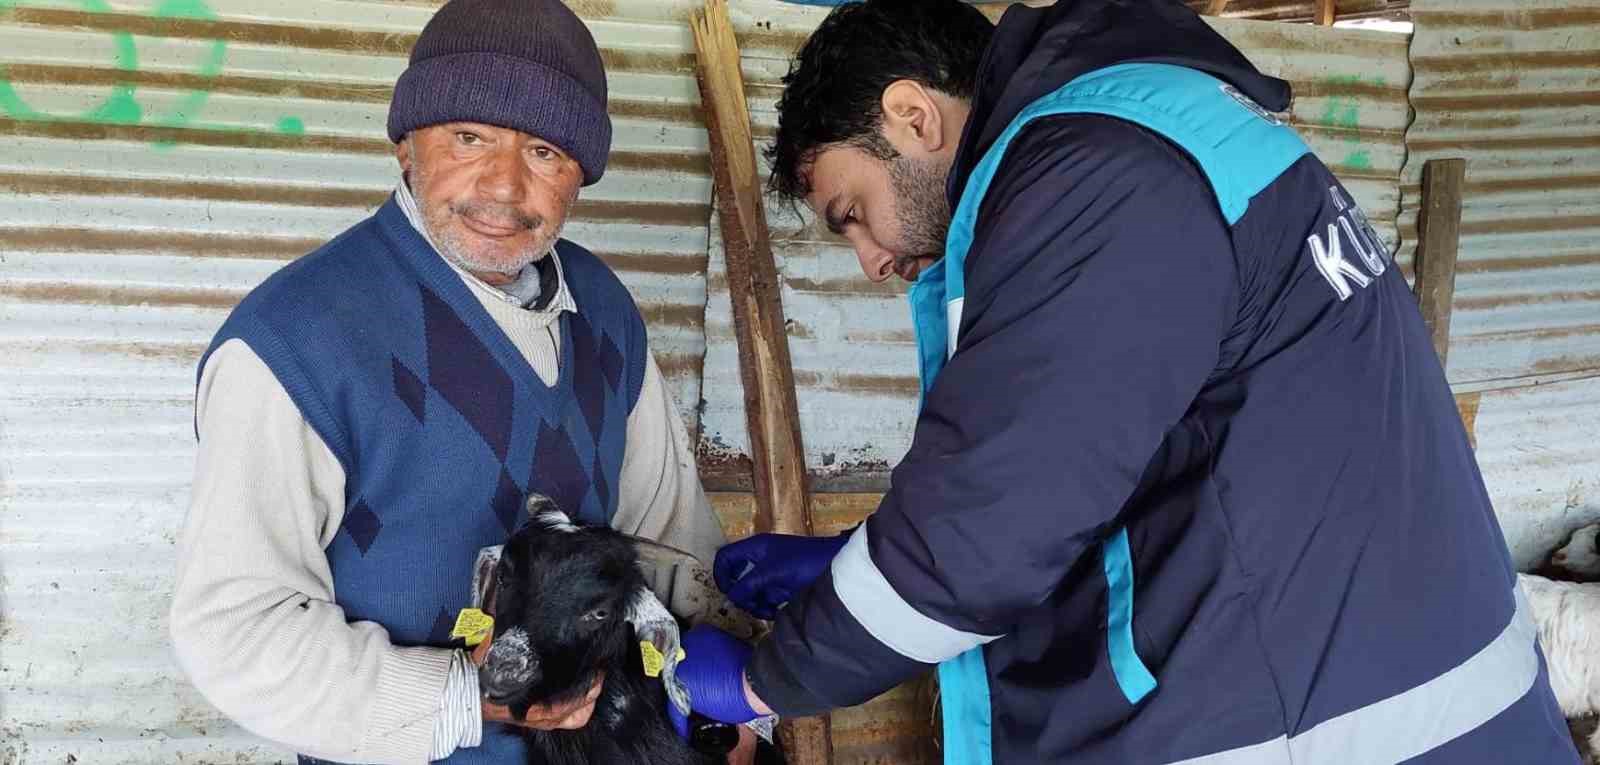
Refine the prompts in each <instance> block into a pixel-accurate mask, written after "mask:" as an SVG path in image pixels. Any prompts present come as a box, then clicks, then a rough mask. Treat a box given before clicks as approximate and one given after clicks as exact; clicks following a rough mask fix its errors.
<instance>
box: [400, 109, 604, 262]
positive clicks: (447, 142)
mask: <svg viewBox="0 0 1600 765" xmlns="http://www.w3.org/2000/svg"><path fill="white" fill-rule="evenodd" d="M396 156H397V157H398V158H399V160H400V166H401V167H402V168H403V169H405V170H406V171H407V173H408V177H409V180H410V183H411V192H412V195H413V196H415V197H416V199H417V205H418V207H420V208H421V210H422V219H423V224H424V225H425V226H426V228H427V230H428V235H429V236H430V237H431V238H432V239H433V241H434V243H435V244H437V245H438V247H439V249H440V250H441V251H442V252H441V253H440V254H441V255H443V256H444V257H445V258H447V259H449V260H450V261H451V262H453V263H455V264H456V265H458V266H461V267H462V268H464V269H466V270H468V271H470V272H472V273H473V274H475V275H477V276H478V277H479V278H482V279H484V280H485V281H488V282H490V283H492V284H504V283H506V282H509V281H511V280H512V279H513V278H515V276H516V275H517V273H518V272H520V271H521V270H522V269H523V268H524V267H526V266H527V265H528V264H529V263H532V262H534V261H535V260H538V259H539V258H541V257H543V256H544V254H545V253H546V252H549V251H550V246H551V245H552V244H554V243H555V240H556V238H557V237H559V236H560V235H561V227H562V226H563V225H564V224H565V223H566V220H567V214H568V213H569V212H570V211H571V209H572V203H573V202H574V201H576V200H577V198H578V188H579V187H580V186H581V185H582V184H583V170H582V168H580V167H579V166H578V162H577V160H574V159H573V158H572V157H570V156H568V155H567V153H566V152H564V151H562V150H561V149H559V148H557V147H556V145H555V144H553V143H550V142H548V141H545V140H542V139H540V138H537V137H535V136H531V135H528V134H527V133H522V132H519V131H516V130H510V129H507V128H501V127H495V126H492V125H484V124H480V123H476V122H449V123H445V124H442V125H433V126H430V127H425V128H419V129H417V130H414V131H412V132H411V133H410V134H409V135H408V136H407V137H406V140H405V141H403V142H402V143H401V144H400V146H399V148H398V149H397V152H396Z"/></svg>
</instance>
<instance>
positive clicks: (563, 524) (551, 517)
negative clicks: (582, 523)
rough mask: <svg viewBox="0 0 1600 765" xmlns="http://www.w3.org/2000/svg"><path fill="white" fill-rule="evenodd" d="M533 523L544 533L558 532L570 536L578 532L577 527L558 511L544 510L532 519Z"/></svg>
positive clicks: (564, 514)
mask: <svg viewBox="0 0 1600 765" xmlns="http://www.w3.org/2000/svg"><path fill="white" fill-rule="evenodd" d="M533 522H534V523H537V524H539V528H542V529H544V530H545V531H559V532H562V533H566V534H570V533H572V532H574V531H577V530H578V527H577V525H575V524H574V523H573V522H572V519H571V518H568V517H567V514H566V513H563V512H561V511H560V510H544V511H541V512H540V513H539V514H538V515H535V516H534V517H533Z"/></svg>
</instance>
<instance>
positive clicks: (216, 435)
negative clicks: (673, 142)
mask: <svg viewBox="0 0 1600 765" xmlns="http://www.w3.org/2000/svg"><path fill="white" fill-rule="evenodd" d="M388 127H389V135H390V138H391V139H392V140H394V141H395V142H396V143H397V148H396V156H397V157H398V159H399V161H400V166H401V168H402V169H403V170H404V172H405V176H404V177H405V180H404V181H403V182H402V183H400V185H399V186H398V188H397V189H396V190H395V193H394V196H393V197H392V198H391V199H390V200H389V201H388V202H387V203H385V204H384V205H383V206H382V207H381V208H380V209H379V210H378V211H377V213H376V214H374V215H373V216H372V217H370V218H367V219H366V220H364V221H362V222H361V223H359V224H357V225H356V226H354V227H353V228H351V229H350V230H348V231H346V232H345V233H343V234H341V235H340V236H339V237H337V238H336V239H334V240H333V241H332V242H330V243H328V244H327V245H326V246H324V247H323V248H322V249H320V250H318V251H317V252H315V253H313V254H311V255H309V256H307V257H305V258H302V259H300V260H298V261H296V262H295V263H293V264H291V265H289V266H288V267H286V268H284V269H283V270H282V271H280V272H278V273H277V274H275V275H273V276H272V277H271V278H269V279H268V280H267V281H266V282H265V283H263V284H262V285H261V286H260V287H258V288H257V289H255V290H254V291H253V292H252V293H251V294H250V295H249V296H248V297H247V298H246V299H245V300H244V301H243V302H242V303H241V304H240V305H239V307H238V308H237V309H235V310H234V312H233V314H232V316H230V318H229V319H228V321H227V323H226V324H225V325H224V326H223V327H222V329H221V330H220V331H219V332H218V333H217V336H216V339H215V340H214V341H213V343H212V345H211V347H210V349H209V350H208V351H207V352H206V354H205V356H204V358H203V359H202V360H201V364H200V374H199V388H198V392H197V395H196V407H195V409H196V417H195V422H196V427H197V431H198V435H199V439H200V454H199V459H198V463H197V469H196V475H195V483H194V492H193V499H192V505H191V508H190V511H189V515H188V519H187V522H186V524H185V528H184V532H183V539H182V543H181V545H180V548H179V570H178V580H177V589H176V595H175V599H174V603H173V608H172V630H173V640H174V643H175V645H176V649H177V656H178V659H179V661H180V663H181V664H182V666H183V668H184V670H185V671H187V673H188V674H189V676H190V678H191V679H192V680H193V682H194V683H195V685H196V686H197V687H198V688H199V689H200V691H201V692H202V693H204V694H205V696H206V697H207V698H208V699H210V700H211V701H212V702H213V703H215V704H216V705H217V706H218V707H219V708H220V709H221V710H222V711H223V712H225V713H226V714H228V715H229V716H230V717H232V718H234V719H235V720H237V721H238V722H239V723H240V724H242V725H243V726H245V727H246V728H248V729H250V730H252V731H254V732H256V733H258V734H260V735H263V736H266V737H267V738H270V739H273V740H275V741H278V742H282V743H283V744H285V745H287V746H290V747H293V748H294V749H295V750H297V751H299V752H303V753H305V754H306V755H309V756H313V757H318V758H328V759H333V760H338V761H341V762H396V763H400V762H422V761H425V760H438V759H447V760H448V761H449V762H452V763H491V762H493V763H522V762H524V761H525V754H524V751H523V744H522V740H521V739H520V738H519V737H518V736H517V735H516V734H515V732H514V731H513V729H511V728H509V727H507V726H504V725H496V726H484V725H483V724H482V721H483V720H485V719H488V720H493V721H501V722H510V719H509V714H508V712H507V711H506V710H505V709H504V708H497V707H493V706H489V705H486V704H484V703H483V702H482V701H480V696H479V693H478V688H477V675H476V672H475V671H474V666H473V664H472V660H471V657H470V656H469V655H468V654H467V653H466V652H465V651H463V650H460V649H459V648H453V647H451V642H450V634H449V633H450V631H451V626H452V622H453V619H454V616H455V614H456V612H457V609H459V608H461V607H462V606H463V605H466V603H465V602H464V600H465V597H466V595H467V593H468V590H469V589H470V587H469V581H468V577H469V572H470V571H471V566H472V563H473V560H474V556H475V554H476V553H477V551H478V549H479V548H481V547H484V546H486V545H493V544H497V543H499V542H501V541H503V540H504V539H505V537H506V535H507V533H508V532H509V531H511V530H512V529H513V528H514V527H515V526H516V524H517V522H518V519H519V517H520V515H521V507H522V504H523V501H524V498H525V497H526V496H527V495H528V494H529V493H530V492H539V493H541V494H545V495H548V496H550V497H552V498H553V499H555V500H556V501H557V502H558V503H559V504H560V505H561V506H562V507H563V508H565V509H567V510H568V511H569V512H571V513H572V514H573V515H575V516H576V517H579V518H581V519H583V520H584V521H587V522H590V523H595V524H600V523H606V524H610V525H611V526H613V527H615V528H618V529H620V530H622V531H625V532H628V533H632V534H637V535H641V536H645V537H650V538H654V539H657V540H660V541H662V542H665V543H667V544H670V545H673V546H675V547H678V548H681V549H684V550H688V551H690V552H693V553H696V554H697V555H700V556H701V557H702V559H709V557H710V555H711V554H712V553H713V552H715V550H716V549H717V547H718V546H719V545H721V544H722V543H723V541H724V539H723V535H722V531H721V529H720V528H719V526H718V524H717V520H716V517H715V516H714V515H713V513H712V512H711V510H710V508H709V506H708V504H707V502H706V499H705V495H704V493H703V491H702V489H701V487H700V484H699V480H698V477H697V475H696V473H695V464H694V459H693V455H692V450H691V448H690V444H689V443H688V437H687V435H686V433H685V431H684V428H683V424H682V422H681V421H680V420H679V419H678V416H677V413H676V409H675V407H674V406H673V402H672V400H671V396H670V394H669V393H668V392H667V390H666V388H665V387H664V386H663V384H662V380H661V374H660V372H659V371H658V370H657V368H656V365H655V362H654V361H653V360H652V358H651V354H650V349H649V347H648V341H647V338H646V331H645V326H644V322H643V321H642V320H641V318H640V315H639V311H638V309H637V308H636V307H635V306H634V303H633V301H632V299H631V298H630V296H629V295H628V292H627V291H626V289H624V287H623V285H622V283H621V282H619V281H618V280H617V278H616V276H615V275H614V274H612V272H611V271H610V270H609V269H608V268H607V267H606V266H605V265H604V264H603V263H602V262H601V261H600V260H599V259H598V258H596V257H595V256H594V255H592V254H590V253H589V252H588V251H586V250H584V249H583V248H582V247H579V246H577V245H575V244H572V243H571V242H568V241H566V240H563V239H560V233H561V229H562V226H563V224H564V223H565V222H566V220H567V216H568V215H569V213H570V212H571V209H572V204H573V202H574V201H575V200H576V199H577V196H578V190H579V188H580V187H581V186H587V185H590V184H593V183H595V182H596V181H598V180H599V179H600V176H601V175H602V173H604V172H605V167H606V158H607V154H608V153H609V151H610V142H611V121H610V118H609V117H608V115H607V113H606V81H605V72H604V69H603V67H602V64H601V58H600V53H599V50H598V49H597V48H596V46H595V43H594V39H593V38H592V37H591V35H590V34H589V32H588V30H587V29H585V27H584V25H583V23H582V22H581V21H580V20H579V19H578V18H577V17H576V16H574V15H573V14H572V12H571V11H570V10H568V9H567V8H566V7H565V6H564V5H562V4H561V3H560V2H557V0H538V1H537V2H530V1H529V0H523V1H522V2H513V1H512V0H454V2H451V3H449V4H447V5H446V6H444V7H443V8H442V9H441V10H440V11H439V13H438V14H437V15H436V16H435V17H434V18H433V20H432V21H430V22H429V23H428V25H427V27H426V28H425V29H424V30H423V32H422V35H421V37H420V38H419V39H418V41H417V44H416V47H415V49H414V50H413V52H412V55H411V61H410V68H409V69H407V70H406V72H405V73H404V74H403V75H402V76H401V77H400V80H399V82H398V84H397V85H396V87H395V93H394V100H393V104H392V106H391V108H390V113H389V125H388ZM598 690H599V688H598V686H597V687H596V688H595V689H594V691H593V692H591V694H590V695H589V696H588V697H587V698H585V699H579V700H577V701H574V702H571V703H567V704H562V705H559V706H556V707H552V708H535V709H534V710H532V711H530V712H529V714H528V716H527V718H526V719H525V720H521V721H516V722H518V723H519V724H523V725H529V726H533V727H540V728H547V729H548V728H576V727H580V726H582V725H583V724H584V723H585V722H586V721H587V720H588V718H589V714H590V712H591V710H592V709H593V704H594V698H595V696H596V695H597V694H598Z"/></svg>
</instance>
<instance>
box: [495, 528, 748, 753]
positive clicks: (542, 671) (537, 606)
mask: <svg viewBox="0 0 1600 765" xmlns="http://www.w3.org/2000/svg"><path fill="white" fill-rule="evenodd" d="M528 508H529V514H530V516H531V517H530V522H529V523H527V524H524V525H523V527H522V528H521V529H519V530H518V531H517V532H516V533H515V534H513V535H512V536H511V539H510V540H509V541H508V542H506V545H505V547H504V549H503V550H502V551H501V555H500V563H499V567H498V569H497V570H496V574H495V578H496V593H495V635H494V642H493V643H492V644H491V645H490V647H489V656H488V658H487V660H485V662H484V665H483V667H482V668H481V670H480V672H479V678H480V684H481V685H482V686H483V690H484V692H485V694H486V695H487V696H488V697H489V700H490V701H492V702H494V703H497V704H502V705H505V706H507V707H510V708H511V711H512V713H513V714H515V715H516V716H518V717H522V716H524V715H526V713H527V711H528V708H529V707H530V706H532V705H534V704H550V703H557V702H561V701H566V700H570V699H574V698H577V697H579V696H582V695H583V694H584V693H585V692H587V691H588V690H589V688H590V687H591V685H592V684H593V681H594V678H595V677H596V676H597V675H598V674H599V673H600V672H604V673H605V681H604V685H603V687H602V690H601V692H600V698H599V700H598V701H597V702H596V703H595V710H594V716H593V717H591V718H590V720H589V724H588V725H586V726H584V727H583V728H582V729H579V730H574V731H561V730H557V731H540V730H531V729H530V730H527V731H526V734H525V735H526V737H527V739H528V743H529V758H530V762H537V763H549V765H567V764H568V763H570V764H571V765H579V764H580V763H584V764H587V763H599V764H600V765H622V764H623V763H627V765H644V764H648V765H701V764H702V763H714V762H717V761H718V760H719V759H720V758H717V757H713V756H710V755H705V754H701V753H699V752H696V751H694V750H693V749H691V748H689V746H688V744H687V743H685V742H684V741H683V740H682V739H681V738H679V737H678V735H677V733H676V732H675V731H674V730H673V729H672V725H671V723H670V721H669V720H668V718H667V712H666V709H667V704H668V701H667V695H666V690H665V689H664V688H663V686H662V683H661V680H660V679H659V678H651V677H646V676H645V674H644V666H643V660H642V657H641V655H640V652H639V651H640V649H639V641H638V638H637V636H636V635H635V633H634V629H633V627H632V625H631V624H630V623H629V621H628V618H627V617H628V614H629V612H630V610H631V609H634V608H636V606H635V603H636V602H638V601H639V600H640V599H641V598H642V595H644V594H648V590H647V584H646V582H645V578H644V574H643V572H642V571H641V570H640V568H639V559H638V554H637V553H636V552H635V551H634V548H633V545H632V543H631V542H630V541H629V540H628V539H627V538H626V537H624V536H623V535H622V534H621V533H619V532H617V531H614V530H612V529H609V528H602V527H589V526H580V525H577V524H574V523H573V522H572V521H571V519H569V518H568V517H567V516H566V514H565V513H562V512H561V511H560V510H559V509H557V508H556V507H555V505H554V503H553V502H550V501H549V500H545V499H543V498H539V497H536V498H534V499H533V500H530V502H529V505H528Z"/></svg>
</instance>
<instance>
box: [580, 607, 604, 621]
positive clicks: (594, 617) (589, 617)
mask: <svg viewBox="0 0 1600 765" xmlns="http://www.w3.org/2000/svg"><path fill="white" fill-rule="evenodd" d="M610 616H611V612H610V611H607V610H605V609H604V608H596V609H595V610H593V611H590V612H589V613H586V614H584V615H583V620H584V621H586V622H603V621H605V620H606V619H608V618H610Z"/></svg>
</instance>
